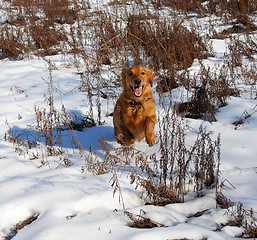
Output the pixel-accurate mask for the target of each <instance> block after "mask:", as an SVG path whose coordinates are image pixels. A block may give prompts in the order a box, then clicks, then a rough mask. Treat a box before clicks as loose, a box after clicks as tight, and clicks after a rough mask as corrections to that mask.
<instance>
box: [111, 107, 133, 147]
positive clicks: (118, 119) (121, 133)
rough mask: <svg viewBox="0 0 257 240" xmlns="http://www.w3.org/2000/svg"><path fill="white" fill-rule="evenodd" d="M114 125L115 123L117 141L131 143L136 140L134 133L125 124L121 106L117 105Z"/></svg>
mask: <svg viewBox="0 0 257 240" xmlns="http://www.w3.org/2000/svg"><path fill="white" fill-rule="evenodd" d="M113 125H114V134H115V137H116V139H117V142H118V143H120V144H122V145H124V144H125V145H130V144H133V143H134V142H135V139H134V137H133V135H132V134H131V133H130V131H129V130H128V129H127V128H126V127H125V126H124V122H123V117H122V114H121V107H120V106H119V105H117V106H116V107H115V110H114V114H113Z"/></svg>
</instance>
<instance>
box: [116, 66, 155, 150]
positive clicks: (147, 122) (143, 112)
mask: <svg viewBox="0 0 257 240" xmlns="http://www.w3.org/2000/svg"><path fill="white" fill-rule="evenodd" d="M122 84H123V92H122V93H121V95H120V97H119V99H118V100H117V102H116V105H115V108H114V112H113V125H114V133H115V137H116V139H117V142H118V143H120V144H122V145H131V144H133V143H134V142H135V140H139V141H141V140H142V139H144V138H145V139H146V142H147V143H148V145H149V146H152V145H153V144H154V142H155V133H154V126H155V123H156V113H155V101H154V99H153V95H152V92H151V88H150V86H151V87H152V86H153V72H152V70H151V69H149V68H147V67H143V66H134V67H131V68H126V69H123V70H122Z"/></svg>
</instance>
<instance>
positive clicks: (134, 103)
mask: <svg viewBox="0 0 257 240" xmlns="http://www.w3.org/2000/svg"><path fill="white" fill-rule="evenodd" d="M129 104H130V105H133V106H135V105H142V103H141V102H137V101H135V100H132V101H130V102H129Z"/></svg>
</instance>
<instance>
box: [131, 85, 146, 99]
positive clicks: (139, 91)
mask: <svg viewBox="0 0 257 240" xmlns="http://www.w3.org/2000/svg"><path fill="white" fill-rule="evenodd" d="M130 87H131V90H132V91H133V93H134V95H135V96H136V97H141V95H142V93H143V88H144V86H136V87H132V86H130Z"/></svg>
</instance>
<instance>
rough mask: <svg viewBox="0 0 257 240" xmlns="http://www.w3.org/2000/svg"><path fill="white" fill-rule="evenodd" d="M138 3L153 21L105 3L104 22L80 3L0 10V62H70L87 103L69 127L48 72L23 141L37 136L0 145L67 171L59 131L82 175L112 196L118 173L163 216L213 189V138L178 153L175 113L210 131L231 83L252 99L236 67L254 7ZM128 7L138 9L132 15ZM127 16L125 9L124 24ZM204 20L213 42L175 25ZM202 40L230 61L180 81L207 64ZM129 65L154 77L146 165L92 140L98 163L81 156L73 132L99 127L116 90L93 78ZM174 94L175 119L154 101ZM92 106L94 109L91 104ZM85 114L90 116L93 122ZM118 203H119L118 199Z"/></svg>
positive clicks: (17, 136) (15, 1)
mask: <svg viewBox="0 0 257 240" xmlns="http://www.w3.org/2000/svg"><path fill="white" fill-rule="evenodd" d="M146 2H148V3H149V4H151V6H152V7H153V8H154V9H156V10H157V11H156V12H154V13H153V12H150V11H149V8H148V7H147V6H146V5H144V4H143V3H142V1H130V2H129V3H127V1H116V0H115V1H111V2H110V3H109V5H108V6H106V7H110V6H112V7H113V9H114V12H109V11H100V10H95V9H94V10H93V9H92V8H91V6H90V3H89V1H80V0H72V1H71V0H65V1H63V0H53V1H50V0H47V1H36V0H29V1H25V0H5V1H4V3H3V5H2V6H1V7H0V8H1V10H3V11H4V12H5V13H6V20H5V21H4V22H1V23H0V29H1V31H0V58H1V59H5V58H9V59H10V60H17V59H22V58H26V57H32V56H37V57H44V56H47V55H53V54H62V55H63V56H64V58H65V57H67V58H68V57H70V56H72V58H73V60H74V61H73V66H75V67H76V68H77V70H78V72H77V73H78V74H79V75H80V77H81V84H80V86H78V90H79V91H84V92H86V93H87V97H88V103H89V113H88V116H85V118H83V119H79V120H78V121H74V120H72V119H71V116H70V115H69V114H68V113H67V111H66V110H65V107H63V108H62V109H61V110H57V109H56V107H55V105H54V98H53V93H52V91H53V86H52V83H51V81H52V76H51V67H49V81H47V82H48V84H49V96H48V97H47V99H46V101H47V102H48V108H47V109H46V108H43V109H42V108H37V107H36V108H35V118H36V121H37V122H36V125H35V126H34V128H33V133H36V134H37V136H35V138H34V139H31V137H30V134H31V128H30V129H28V131H29V132H26V131H22V133H20V132H18V133H17V132H15V131H14V130H13V129H11V128H10V131H9V133H7V134H6V135H5V140H6V141H9V142H11V143H13V144H14V145H15V149H16V151H17V152H18V153H19V154H23V155H24V156H29V159H40V160H41V163H42V164H48V161H47V157H51V156H58V157H59V159H60V164H59V165H58V166H57V167H61V166H66V167H67V166H70V165H71V164H72V162H71V160H70V158H69V156H70V155H69V154H70V153H68V152H67V149H66V148H65V146H63V143H62V131H63V129H65V130H67V129H68V131H69V134H70V139H71V146H72V149H73V150H77V151H78V152H79V154H80V155H81V157H82V158H83V159H85V165H84V166H83V167H82V171H83V172H86V171H90V172H93V173H94V174H104V173H106V172H111V173H112V174H113V177H112V179H111V182H112V186H113V187H114V193H115V192H117V191H119V192H120V184H119V178H118V173H119V172H122V171H124V170H126V171H128V172H129V177H130V179H131V184H134V185H135V187H136V188H137V189H140V190H141V191H142V197H143V198H144V200H145V203H147V204H154V205H161V206H163V205H166V204H169V203H176V202H183V201H184V198H185V196H186V194H187V193H188V192H189V191H192V192H194V193H195V195H196V196H202V195H203V194H204V191H205V190H206V189H212V188H216V189H217V188H218V185H219V179H218V177H219V163H220V144H221V142H220V136H217V137H216V139H215V140H213V139H212V137H211V133H210V132H206V130H205V129H204V128H203V127H201V128H200V129H199V130H198V132H197V134H196V138H195V141H194V142H193V143H192V145H191V146H187V144H186V139H187V126H186V125H185V124H184V121H183V118H182V120H181V118H180V116H179V115H178V114H177V112H180V114H181V115H182V117H190V118H202V119H204V120H208V121H215V120H216V117H215V113H216V110H217V109H218V108H220V107H224V106H226V104H227V100H228V98H229V97H230V96H240V94H241V91H242V89H238V88H237V80H238V79H241V80H242V81H243V82H244V83H245V84H246V85H247V86H249V87H250V90H251V91H250V94H251V97H252V98H256V97H257V91H256V81H257V75H256V72H257V71H256V64H250V65H248V66H244V65H243V63H242V59H243V58H246V59H248V60H249V62H251V61H253V60H254V59H255V58H254V55H256V52H257V43H256V37H254V35H252V32H253V31H256V29H257V27H256V25H255V24H254V22H253V21H252V19H253V18H252V17H251V16H252V15H253V14H255V12H256V11H257V3H256V1H255V0H239V1H238V0H230V1H213V0H210V1H207V2H206V1H194V0H192V1H188V0H180V1H167V0H151V1H150V0H148V1H146ZM204 3H206V4H204ZM137 5H138V6H140V8H138V10H137V7H136V6H137ZM164 7H165V8H170V9H172V12H173V14H172V16H169V18H165V19H164V18H163V17H162V16H161V15H160V14H158V13H159V11H160V10H162V9H163V8H164ZM130 8H134V10H135V11H133V14H132V13H131V11H129V9H130ZM115 9H116V12H115ZM117 9H119V10H121V9H123V10H122V11H123V12H122V14H118V11H117ZM175 10H176V11H175ZM115 13H116V14H115ZM181 13H183V14H184V15H185V16H184V18H182V20H181V18H179V17H178V14H181ZM210 14H214V15H215V16H216V17H218V18H220V21H221V24H223V25H224V26H227V27H226V28H225V30H222V31H221V32H217V31H216V29H215V28H214V25H210V27H211V29H210V30H209V32H210V33H211V34H209V35H208V36H207V37H203V36H202V35H200V33H199V31H198V30H199V29H198V26H197V25H193V24H192V25H191V26H190V27H188V26H186V25H185V24H184V22H185V19H188V18H190V16H196V17H199V18H200V17H204V16H208V15H210ZM120 15H122V16H120ZM180 16H181V15H180ZM232 34H233V36H232ZM236 34H241V35H240V37H239V36H238V35H236ZM211 38H227V39H228V41H229V50H230V56H224V61H223V64H222V66H217V68H215V69H210V68H208V67H206V66H205V65H203V64H202V65H201V69H200V71H199V73H198V74H196V75H194V76H190V75H189V74H188V68H189V67H190V66H191V65H192V63H193V61H194V60H195V59H198V60H199V61H200V62H201V60H202V59H205V58H207V57H209V56H212V54H213V53H212V50H211V47H210V39H211ZM80 60H82V62H83V64H82V65H81V64H79V61H80ZM131 61H132V62H134V63H135V64H148V65H149V66H151V67H152V68H154V70H155V71H156V73H157V74H156V75H157V76H156V77H157V81H158V84H157V85H158V89H157V90H158V93H159V96H160V102H161V103H162V104H163V110H164V114H163V115H162V117H159V119H158V123H159V132H158V139H159V142H158V144H159V152H158V153H156V154H153V155H147V154H146V153H144V152H142V151H140V150H138V149H135V148H131V147H121V148H117V149H115V150H114V152H111V151H110V149H109V148H108V145H107V143H106V142H105V140H104V139H102V140H101V145H102V148H103V150H104V153H105V159H104V161H102V160H100V159H99V158H98V156H97V154H96V152H94V150H93V149H92V148H90V151H89V152H87V151H85V150H84V149H83V147H82V146H81V144H80V142H79V141H78V139H77V138H76V134H75V130H82V129H83V128H85V127H88V126H95V125H97V124H98V125H101V124H103V122H102V116H101V112H102V111H101V110H102V109H101V97H104V98H105V99H109V98H111V97H113V98H115V97H116V96H115V95H114V96H110V95H108V94H106V93H105V92H103V91H102V89H103V88H104V89H110V88H116V87H117V86H119V83H118V81H117V80H118V77H116V78H115V79H112V80H109V81H103V80H102V78H101V72H102V70H103V69H105V68H108V69H116V71H117V69H118V72H119V71H120V70H121V68H122V67H123V66H125V65H127V64H128V63H129V62H131ZM49 66H50V64H49ZM115 74H117V73H115ZM117 76H118V74H117ZM178 86H183V87H185V89H186V90H187V91H188V92H190V93H192V97H191V98H190V99H189V101H187V102H182V103H179V104H178V106H176V109H174V108H173V107H167V106H166V105H165V104H164V103H163V102H164V100H163V99H164V97H163V93H164V92H168V93H169V96H171V95H172V94H171V92H172V90H173V89H174V88H176V87H178ZM93 99H97V100H96V101H95V102H94V100H93ZM170 101H172V99H170ZM95 106H96V109H97V114H94V113H93V107H95ZM255 112H256V111H255V110H254V111H253V112H252V113H248V112H244V113H243V114H242V116H241V117H240V119H238V121H236V122H235V123H234V124H235V126H236V128H238V127H239V126H240V125H241V124H243V123H244V122H245V121H246V120H247V119H248V118H249V117H251V116H252V114H254V113H255ZM95 116H97V117H95ZM34 131H35V132H34ZM27 133H28V134H27ZM42 146H43V147H42ZM42 149H43V150H42ZM216 197H217V199H216V200H217V203H218V204H219V205H220V206H223V207H226V208H229V207H231V206H232V205H233V203H231V202H230V200H229V199H226V198H225V196H224V195H222V194H221V193H219V194H218V193H217V196H216ZM120 200H121V202H122V194H121V192H120ZM126 214H127V216H128V217H129V218H130V219H131V220H132V222H133V223H132V226H133V227H140V228H141V227H156V226H157V227H158V226H160V225H159V224H158V223H154V222H152V221H151V219H149V218H147V217H144V216H143V215H142V214H141V215H134V214H131V213H128V212H127V213H126ZM198 214H202V213H198ZM232 215H233V216H234V217H235V220H233V221H232V222H230V223H228V225H233V226H237V225H240V226H244V228H245V232H244V233H243V234H242V236H240V237H242V238H246V237H251V238H255V237H256V229H257V228H256V218H255V217H254V214H253V212H252V211H248V210H245V209H244V208H243V207H242V206H239V207H238V208H237V210H236V212H233V214H232ZM196 217H197V216H196ZM222 227H224V226H220V228H222Z"/></svg>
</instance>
